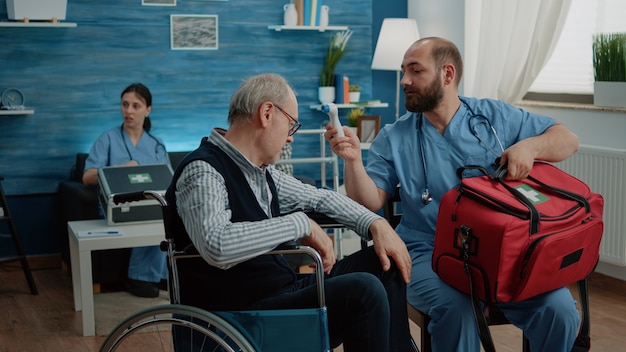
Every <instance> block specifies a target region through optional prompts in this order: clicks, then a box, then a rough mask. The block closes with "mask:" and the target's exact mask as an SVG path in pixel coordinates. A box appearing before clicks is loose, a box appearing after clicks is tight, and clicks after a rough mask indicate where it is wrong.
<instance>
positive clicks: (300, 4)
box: [295, 0, 304, 26]
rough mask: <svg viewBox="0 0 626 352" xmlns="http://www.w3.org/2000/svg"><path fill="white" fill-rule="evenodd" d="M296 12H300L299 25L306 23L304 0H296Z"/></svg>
mask: <svg viewBox="0 0 626 352" xmlns="http://www.w3.org/2000/svg"><path fill="white" fill-rule="evenodd" d="M295 4H296V13H298V26H302V25H304V0H295Z"/></svg>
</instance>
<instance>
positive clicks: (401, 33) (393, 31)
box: [372, 18, 419, 120]
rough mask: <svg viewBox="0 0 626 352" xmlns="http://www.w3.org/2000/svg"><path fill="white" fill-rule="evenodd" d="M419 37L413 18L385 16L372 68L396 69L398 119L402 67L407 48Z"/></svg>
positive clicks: (398, 115) (398, 113) (397, 115)
mask: <svg viewBox="0 0 626 352" xmlns="http://www.w3.org/2000/svg"><path fill="white" fill-rule="evenodd" d="M418 39H419V32H418V30H417V23H416V22H415V20H414V19H412V18H385V19H384V20H383V25H382V27H380V34H379V35H378V41H377V42H376V49H375V50H374V57H373V59H372V70H385V71H396V120H397V119H398V118H399V117H400V68H401V66H402V58H403V57H404V53H405V52H406V50H407V49H408V48H409V47H410V46H411V44H413V43H414V42H415V41H416V40H418Z"/></svg>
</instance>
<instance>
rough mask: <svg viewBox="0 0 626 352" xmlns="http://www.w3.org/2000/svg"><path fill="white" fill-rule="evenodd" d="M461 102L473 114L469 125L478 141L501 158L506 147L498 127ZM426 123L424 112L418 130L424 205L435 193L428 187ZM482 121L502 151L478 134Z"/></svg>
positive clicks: (430, 200)
mask: <svg viewBox="0 0 626 352" xmlns="http://www.w3.org/2000/svg"><path fill="white" fill-rule="evenodd" d="M460 100H461V102H462V103H463V104H464V105H465V107H466V108H467V110H468V111H469V112H470V114H471V115H472V116H471V117H470V118H469V120H468V125H469V129H470V131H471V132H472V134H473V135H474V137H476V139H478V142H480V144H482V145H483V146H484V147H485V149H487V150H488V151H489V152H491V153H492V154H493V155H495V156H496V158H499V157H500V155H502V153H503V152H504V147H503V146H502V142H501V141H500V138H499V137H498V133H497V132H496V129H495V128H494V127H493V125H492V124H491V122H490V121H489V119H488V118H487V117H486V116H485V115H483V114H476V113H475V112H474V110H472V108H471V107H470V106H469V105H468V104H467V103H466V102H465V101H464V100H463V99H460ZM475 118H481V120H482V122H481V121H479V122H478V123H473V122H472V121H474V119H475ZM423 123H424V114H423V113H422V114H420V117H419V122H418V132H419V138H420V154H421V157H422V168H423V171H424V191H423V192H422V195H421V198H422V203H423V204H424V205H427V204H429V203H430V202H432V201H433V195H432V193H430V190H429V189H428V177H427V176H426V156H425V154H424V133H423V132H422V124H423ZM481 123H483V124H486V125H487V128H488V129H489V130H491V133H492V134H493V136H494V137H495V139H496V142H497V143H498V147H500V151H501V153H500V154H498V153H497V152H496V151H495V149H493V148H492V147H490V146H489V145H488V144H487V143H486V142H485V141H484V140H483V139H482V138H481V137H480V135H479V134H478V132H477V131H476V126H478V125H480V124H481Z"/></svg>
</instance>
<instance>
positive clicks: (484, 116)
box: [366, 97, 556, 250]
mask: <svg viewBox="0 0 626 352" xmlns="http://www.w3.org/2000/svg"><path fill="white" fill-rule="evenodd" d="M460 99H461V102H462V103H461V105H460V107H459V110H458V111H457V112H456V113H455V115H454V116H453V118H452V120H451V121H450V124H449V125H448V127H447V128H446V130H445V132H444V134H443V135H441V134H439V132H438V131H437V129H436V128H435V127H434V126H433V125H432V124H431V123H430V122H429V121H428V119H426V118H423V116H422V114H421V113H411V112H409V113H407V114H405V115H404V116H402V117H401V118H400V119H399V120H398V121H396V122H395V123H393V124H390V125H386V126H384V127H383V128H382V129H381V131H380V132H379V134H378V135H377V136H376V139H375V140H374V142H373V143H372V145H371V148H370V150H369V152H368V157H367V166H366V170H367V173H368V175H369V176H370V177H371V178H372V179H373V180H374V183H375V184H376V186H377V187H378V188H380V189H382V190H384V191H385V192H387V193H388V194H393V193H394V191H395V188H396V186H397V185H398V184H400V185H402V187H401V194H400V198H401V200H402V203H401V204H402V214H403V216H402V220H401V223H400V224H399V225H398V228H397V229H396V231H397V232H398V234H399V235H400V237H402V239H403V240H404V241H405V242H406V243H407V247H408V248H409V250H411V249H412V247H413V248H414V246H420V244H419V242H421V241H427V242H429V243H432V242H433V240H434V235H435V224H436V221H437V213H438V210H439V202H440V200H441V197H442V196H443V195H444V194H445V193H446V192H447V191H448V190H450V189H451V188H453V187H454V186H455V185H457V184H458V183H459V179H458V178H457V176H456V170H457V168H459V167H461V166H465V165H480V166H483V167H485V168H486V169H487V170H488V171H489V172H493V171H495V166H494V162H495V159H496V157H498V156H500V155H501V154H502V149H501V148H500V145H499V142H498V139H499V140H500V143H502V147H503V148H504V149H506V148H508V147H510V146H511V145H513V144H515V143H517V142H519V141H520V140H522V139H525V138H528V137H532V136H536V135H539V134H541V133H543V132H544V131H545V130H546V129H548V128H549V127H550V126H552V125H554V124H555V123H556V120H555V119H553V118H550V117H547V116H543V115H538V114H533V113H529V112H527V111H524V110H522V109H520V108H517V107H514V106H512V105H509V104H506V103H504V102H502V101H499V100H492V99H475V98H467V97H460ZM420 121H421V122H420ZM490 125H491V126H493V128H494V129H495V133H494V132H493V131H492V130H491V128H490ZM496 135H497V138H496ZM421 139H423V142H421ZM421 146H423V147H424V150H423V153H422V150H421ZM422 155H423V158H422ZM424 165H425V166H426V172H425V171H424ZM424 175H426V178H425V177H424ZM476 175H479V174H477V173H476V172H474V173H473V174H468V173H466V174H465V175H464V177H470V176H476ZM426 181H427V182H428V190H429V191H430V193H431V194H432V196H433V200H432V202H430V203H429V204H427V205H424V204H423V203H422V200H421V196H422V193H423V192H424V190H425V188H426Z"/></svg>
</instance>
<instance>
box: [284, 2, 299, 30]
mask: <svg viewBox="0 0 626 352" xmlns="http://www.w3.org/2000/svg"><path fill="white" fill-rule="evenodd" d="M283 11H284V12H285V13H284V14H283V23H284V24H285V26H297V25H298V12H297V11H296V4H285V5H283Z"/></svg>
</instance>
